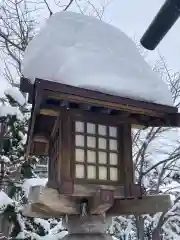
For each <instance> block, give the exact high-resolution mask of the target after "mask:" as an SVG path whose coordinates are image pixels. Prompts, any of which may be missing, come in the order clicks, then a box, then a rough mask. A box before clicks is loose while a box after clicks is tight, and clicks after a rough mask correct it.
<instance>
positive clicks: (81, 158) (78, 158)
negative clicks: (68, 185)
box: [76, 149, 84, 162]
mask: <svg viewBox="0 0 180 240" xmlns="http://www.w3.org/2000/svg"><path fill="white" fill-rule="evenodd" d="M76 161H77V162H84V150H82V149H76Z"/></svg>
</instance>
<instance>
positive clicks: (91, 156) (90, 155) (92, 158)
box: [87, 150, 96, 163]
mask: <svg viewBox="0 0 180 240" xmlns="http://www.w3.org/2000/svg"><path fill="white" fill-rule="evenodd" d="M87 161H88V163H96V152H95V151H90V150H88V151H87Z"/></svg>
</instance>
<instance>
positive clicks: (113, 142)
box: [109, 139, 117, 151]
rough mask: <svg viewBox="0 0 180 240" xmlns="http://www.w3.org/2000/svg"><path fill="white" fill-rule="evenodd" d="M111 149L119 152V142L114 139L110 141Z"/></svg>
mask: <svg viewBox="0 0 180 240" xmlns="http://www.w3.org/2000/svg"><path fill="white" fill-rule="evenodd" d="M109 149H110V150H114V151H117V140H113V139H110V140H109Z"/></svg>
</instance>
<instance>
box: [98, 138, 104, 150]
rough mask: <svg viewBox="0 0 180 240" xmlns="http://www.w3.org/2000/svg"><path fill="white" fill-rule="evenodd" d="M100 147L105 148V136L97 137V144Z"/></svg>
mask: <svg viewBox="0 0 180 240" xmlns="http://www.w3.org/2000/svg"><path fill="white" fill-rule="evenodd" d="M98 148H100V149H106V139H105V138H99V146H98Z"/></svg>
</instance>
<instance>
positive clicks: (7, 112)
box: [0, 105, 23, 119]
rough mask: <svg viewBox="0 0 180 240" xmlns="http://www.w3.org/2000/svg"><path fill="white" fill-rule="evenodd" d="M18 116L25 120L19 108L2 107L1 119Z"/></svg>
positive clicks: (0, 107)
mask: <svg viewBox="0 0 180 240" xmlns="http://www.w3.org/2000/svg"><path fill="white" fill-rule="evenodd" d="M13 115H14V116H16V117H17V118H18V119H23V115H22V113H21V111H20V110H19V108H18V107H13V106H10V105H1V106H0V117H7V116H13Z"/></svg>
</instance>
